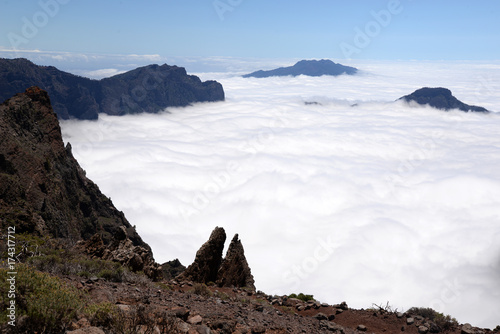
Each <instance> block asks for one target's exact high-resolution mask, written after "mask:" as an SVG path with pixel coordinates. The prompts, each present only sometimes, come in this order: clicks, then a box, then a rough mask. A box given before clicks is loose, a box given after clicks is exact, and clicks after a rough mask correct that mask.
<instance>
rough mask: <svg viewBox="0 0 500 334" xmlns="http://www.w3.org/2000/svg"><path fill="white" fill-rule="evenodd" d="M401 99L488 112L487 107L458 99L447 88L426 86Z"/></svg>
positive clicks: (441, 107)
mask: <svg viewBox="0 0 500 334" xmlns="http://www.w3.org/2000/svg"><path fill="white" fill-rule="evenodd" d="M399 100H405V101H406V102H410V101H414V102H416V103H418V104H422V105H426V104H428V105H430V106H431V107H434V108H437V109H441V110H451V109H458V110H461V111H465V112H468V111H474V112H488V110H487V109H485V108H483V107H478V106H471V105H468V104H465V103H463V102H462V101H460V100H458V99H457V98H456V97H455V96H453V94H452V93H451V91H450V90H449V89H447V88H442V87H438V88H429V87H424V88H420V89H417V90H416V91H414V92H413V93H411V94H410V95H405V96H403V97H401V98H400V99H399Z"/></svg>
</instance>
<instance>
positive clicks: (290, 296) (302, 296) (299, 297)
mask: <svg viewBox="0 0 500 334" xmlns="http://www.w3.org/2000/svg"><path fill="white" fill-rule="evenodd" d="M288 298H296V299H300V300H302V301H304V302H307V301H309V300H314V296H313V295H305V294H303V293H302V292H301V293H299V294H298V295H297V294H295V293H292V294H291V295H289V296H288Z"/></svg>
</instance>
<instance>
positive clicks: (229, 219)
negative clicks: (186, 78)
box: [62, 62, 500, 327]
mask: <svg viewBox="0 0 500 334" xmlns="http://www.w3.org/2000/svg"><path fill="white" fill-rule="evenodd" d="M358 67H360V68H361V70H362V71H361V72H360V75H357V76H340V77H327V76H323V77H318V78H311V77H303V76H301V77H294V78H292V77H283V78H269V79H244V78H241V77H239V76H231V75H229V74H228V73H222V74H209V73H204V74H202V79H203V80H206V79H218V80H220V81H221V82H222V83H223V85H224V87H225V91H226V96H227V100H226V102H220V103H205V104H195V105H193V106H191V107H186V108H170V109H168V113H161V114H156V115H151V114H141V115H131V116H123V117H111V116H105V115H103V116H101V117H100V119H99V121H97V122H90V121H88V122H87V121H85V122H76V121H63V122H62V129H63V135H64V139H65V141H67V142H71V144H72V146H73V151H74V154H75V156H76V157H77V159H78V160H79V162H80V163H81V165H82V166H83V168H84V169H86V171H87V175H88V176H89V177H90V178H91V179H92V180H94V181H95V182H96V183H97V184H99V186H100V188H101V189H102V190H103V192H104V193H105V194H107V195H108V196H110V197H111V198H112V200H113V202H114V203H115V205H116V206H117V207H118V208H119V209H120V210H123V211H124V212H125V214H126V216H127V218H128V219H129V220H130V221H131V223H132V224H135V225H137V229H138V231H139V233H140V234H141V236H143V238H144V239H145V241H146V242H148V243H149V244H150V245H151V246H152V248H153V251H154V254H155V257H156V259H157V260H158V261H160V262H163V261H167V260H171V259H174V258H179V259H180V260H181V262H182V263H184V264H189V263H190V262H191V261H192V260H193V258H194V254H195V253H196V250H197V248H198V247H199V245H201V244H202V243H203V242H204V241H205V239H206V237H207V235H209V233H210V231H211V230H212V229H213V228H214V227H215V226H224V227H225V228H226V230H227V231H228V233H229V234H231V233H239V234H240V237H241V239H242V240H243V244H244V246H245V250H246V255H247V258H248V261H249V264H250V266H251V268H252V271H253V274H254V276H255V279H256V285H257V287H258V288H259V289H261V290H264V291H266V292H267V293H277V294H285V293H291V292H304V293H311V294H314V296H315V297H317V298H318V299H319V300H322V301H327V302H330V303H335V302H340V301H342V300H346V301H347V302H348V303H349V305H350V306H353V307H357V308H366V307H369V306H371V303H379V302H384V303H385V302H386V301H389V302H390V303H391V305H393V306H394V307H398V308H400V309H402V308H409V307H412V306H426V307H427V306H428V307H433V308H435V309H436V310H438V311H440V312H444V313H447V314H451V315H452V316H455V317H457V319H458V320H459V321H460V322H470V323H473V324H475V325H479V326H484V327H495V326H496V325H497V322H498V317H497V316H498V314H497V312H496V310H498V309H499V308H500V302H499V301H500V283H499V282H500V246H499V245H500V209H499V208H500V200H499V198H500V174H499V172H498V166H499V165H500V138H499V137H498V128H499V127H500V114H497V113H491V114H476V113H462V112H457V111H452V112H443V111H438V110H435V109H432V108H429V107H417V106H410V105H408V104H406V103H404V102H401V101H397V102H394V100H396V99H397V98H399V97H401V96H403V95H406V94H409V93H411V92H412V91H413V90H415V89H417V88H420V87H423V86H444V87H447V88H450V89H451V90H452V91H453V93H454V94H455V95H456V96H457V97H458V98H459V99H460V100H462V101H464V102H466V103H469V104H478V105H481V106H484V107H486V108H488V109H490V110H493V111H500V108H499V106H500V93H499V92H500V90H499V89H497V88H498V87H499V84H500V82H499V81H498V78H499V77H500V72H499V70H500V69H499V67H498V64H497V63H492V64H486V63H483V64H478V65H473V64H464V63H412V62H400V63H395V64H391V63H388V62H371V63H370V62H364V63H360V64H359V66H358ZM306 102H316V103H313V104H306Z"/></svg>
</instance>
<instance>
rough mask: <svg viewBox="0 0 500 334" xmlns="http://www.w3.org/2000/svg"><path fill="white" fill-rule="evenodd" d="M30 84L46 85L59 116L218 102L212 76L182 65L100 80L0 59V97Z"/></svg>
mask: <svg viewBox="0 0 500 334" xmlns="http://www.w3.org/2000/svg"><path fill="white" fill-rule="evenodd" d="M31 86H38V87H40V88H42V89H44V90H46V91H47V92H48V93H49V95H50V97H51V100H52V106H53V108H54V111H55V112H56V114H57V116H58V118H60V119H69V118H77V119H90V120H91V119H97V118H98V115H99V113H106V114H110V115H124V114H133V113H140V112H152V113H154V112H159V111H161V110H163V109H165V108H167V107H180V106H187V105H189V104H190V103H194V102H212V101H223V100H224V90H223V88H222V85H221V84H220V83H218V82H216V81H205V82H202V81H201V80H200V79H199V78H198V77H196V76H194V75H187V73H186V70H185V69H184V68H182V67H177V66H169V65H167V64H164V65H161V66H159V65H149V66H144V67H140V68H137V69H135V70H132V71H129V72H126V73H123V74H119V75H115V76H113V77H110V78H106V79H102V80H91V79H88V78H84V77H80V76H77V75H73V74H71V73H67V72H63V71H60V70H58V69H57V68H55V67H53V66H38V65H35V64H33V63H32V62H31V61H29V60H27V59H22V58H18V59H3V58H0V102H1V101H4V100H5V99H8V98H10V97H11V96H13V95H14V94H16V93H18V92H22V91H24V90H25V89H26V88H28V87H31Z"/></svg>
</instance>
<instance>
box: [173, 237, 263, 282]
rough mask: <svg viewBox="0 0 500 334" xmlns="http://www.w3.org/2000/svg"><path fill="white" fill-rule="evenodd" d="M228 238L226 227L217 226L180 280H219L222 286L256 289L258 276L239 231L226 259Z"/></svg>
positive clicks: (178, 277) (179, 277) (180, 276)
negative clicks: (253, 271)
mask: <svg viewBox="0 0 500 334" xmlns="http://www.w3.org/2000/svg"><path fill="white" fill-rule="evenodd" d="M225 241H226V232H225V231H224V229H223V228H222V227H216V228H215V229H214V230H213V232H212V234H211V235H210V238H209V239H208V241H207V242H205V243H204V244H203V245H202V246H201V248H200V249H199V250H198V252H196V257H195V260H194V262H193V264H191V265H190V266H189V267H187V269H186V270H185V271H184V272H183V273H181V274H180V275H179V276H177V278H176V279H178V280H187V281H192V282H197V283H209V282H213V283H214V282H215V283H217V285H219V286H224V287H246V288H250V289H252V290H255V286H254V279H253V276H252V273H251V271H250V267H249V266H248V263H247V260H246V258H245V253H244V250H243V245H242V244H241V241H240V240H239V238H238V234H236V235H235V236H234V238H233V240H232V241H231V244H230V245H229V248H228V251H227V253H226V257H225V258H224V259H223V258H222V251H223V249H224V243H225Z"/></svg>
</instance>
